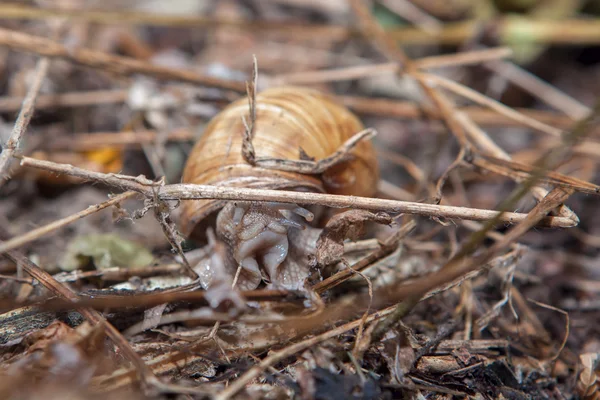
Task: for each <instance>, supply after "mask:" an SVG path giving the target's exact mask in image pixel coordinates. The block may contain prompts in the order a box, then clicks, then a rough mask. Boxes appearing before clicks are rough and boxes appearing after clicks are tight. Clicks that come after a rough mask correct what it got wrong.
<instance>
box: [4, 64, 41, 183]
mask: <svg viewBox="0 0 600 400" xmlns="http://www.w3.org/2000/svg"><path fill="white" fill-rule="evenodd" d="M49 64H50V60H49V59H48V58H45V57H44V58H41V59H40V60H39V61H38V63H37V65H36V68H35V73H34V77H33V81H32V83H31V87H30V88H29V90H28V92H27V96H25V99H24V100H23V105H22V107H21V111H20V112H19V116H18V117H17V121H16V122H15V126H14V128H13V130H12V133H11V134H10V138H9V139H8V141H7V142H6V145H4V146H3V149H2V153H1V154H0V187H2V185H4V183H5V182H6V181H7V180H8V179H9V176H8V169H9V167H10V163H11V161H12V157H13V154H15V150H16V149H17V147H18V146H19V143H20V141H21V138H22V137H23V134H24V133H25V131H26V130H27V126H29V121H31V117H32V116H33V111H34V108H35V101H36V98H37V95H38V93H39V91H40V88H41V87H42V83H43V82H44V78H45V77H46V73H47V72H48V66H49Z"/></svg>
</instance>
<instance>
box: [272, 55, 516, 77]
mask: <svg viewBox="0 0 600 400" xmlns="http://www.w3.org/2000/svg"><path fill="white" fill-rule="evenodd" d="M511 54H512V50H511V49H509V48H507V47H498V48H494V49H485V50H474V51H467V52H463V53H455V54H448V55H442V56H431V57H424V58H421V59H417V60H414V65H415V66H416V67H417V68H420V69H427V68H442V67H457V66H461V65H473V64H481V63H485V62H487V61H490V60H497V59H498V58H506V57H509V56H510V55H511ZM398 70H399V66H398V64H397V63H395V62H390V63H382V64H373V65H359V66H355V67H345V68H334V69H326V70H319V71H304V72H295V73H289V74H282V75H277V76H275V77H273V78H271V81H270V83H271V84H278V85H281V84H299V83H303V84H312V83H321V82H335V81H345V80H351V79H360V78H365V77H371V76H376V75H381V74H389V73H394V72H398Z"/></svg>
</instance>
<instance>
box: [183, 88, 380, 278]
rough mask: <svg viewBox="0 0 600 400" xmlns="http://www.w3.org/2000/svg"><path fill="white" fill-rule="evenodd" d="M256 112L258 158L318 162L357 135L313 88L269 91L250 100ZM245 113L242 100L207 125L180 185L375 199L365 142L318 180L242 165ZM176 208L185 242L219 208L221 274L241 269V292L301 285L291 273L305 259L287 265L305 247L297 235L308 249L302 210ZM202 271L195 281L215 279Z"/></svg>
mask: <svg viewBox="0 0 600 400" xmlns="http://www.w3.org/2000/svg"><path fill="white" fill-rule="evenodd" d="M255 108H256V120H255V122H254V127H255V128H254V136H253V140H252V144H253V146H254V149H255V153H256V157H257V159H260V158H276V159H282V160H306V159H310V160H315V161H318V160H322V159H324V158H326V157H328V156H330V155H331V154H332V153H334V152H335V151H337V150H338V149H339V148H340V146H341V145H342V144H343V143H344V142H346V141H347V140H348V139H350V138H351V137H353V136H354V135H355V134H356V133H358V132H360V131H362V130H363V129H364V127H363V125H362V123H361V122H360V120H359V119H358V118H357V117H356V116H355V115H354V114H352V113H351V112H350V111H349V110H348V109H346V108H345V107H344V106H342V105H340V104H338V103H337V102H336V101H335V100H334V99H332V98H331V97H329V96H327V95H325V94H323V93H321V92H319V91H316V90H312V89H306V88H299V87H281V88H273V89H268V90H265V91H263V92H261V93H259V94H258V95H257V97H256V102H255ZM248 115H249V107H248V100H247V99H246V98H242V99H240V100H238V101H235V102H233V103H232V104H230V105H229V106H228V107H226V108H225V109H224V110H223V111H221V112H220V113H219V114H218V115H217V116H215V117H214V118H213V119H212V120H211V121H210V123H209V124H208V125H207V127H206V129H205V130H204V133H203V135H202V137H201V138H200V139H199V140H198V142H197V143H196V144H195V146H194V148H193V149H192V152H191V153H190V156H189V158H188V161H187V164H186V166H185V169H184V173H183V182H184V183H195V184H204V185H222V186H234V187H251V188H261V189H286V190H304V191H313V192H325V193H332V194H345V195H356V196H372V195H374V194H375V191H376V185H377V182H378V173H379V172H378V166H377V159H376V155H375V151H374V149H373V146H372V144H371V143H370V142H368V141H361V142H359V143H358V144H357V145H356V146H355V147H354V148H353V149H352V150H351V152H350V154H351V156H352V157H351V158H350V159H349V160H347V161H343V162H341V163H339V164H336V165H335V166H333V167H332V168H330V169H328V170H326V171H325V172H324V173H322V174H320V175H309V174H302V173H298V172H290V171H282V170H277V169H272V168H263V167H261V166H259V165H251V164H249V163H248V162H247V161H246V160H245V159H244V157H243V155H242V143H243V133H244V129H245V126H244V123H243V118H246V119H248ZM182 207H183V210H182V213H181V230H182V232H183V233H184V234H185V235H188V236H191V237H201V236H202V235H203V234H204V231H205V230H206V229H207V227H208V226H209V225H210V222H209V221H214V217H212V218H211V216H214V215H215V213H216V211H218V210H219V209H221V211H220V212H219V213H218V216H217V218H216V231H217V237H218V239H220V240H222V241H224V242H225V243H226V244H227V245H228V246H229V249H230V251H229V255H228V257H229V258H230V259H229V260H228V261H227V262H225V264H228V265H229V267H228V269H230V270H233V272H234V273H235V270H237V267H238V266H240V265H241V266H242V272H241V275H240V277H244V279H241V280H240V281H239V284H240V287H241V288H243V289H253V288H256V286H258V284H259V283H260V281H261V279H263V278H265V279H268V280H270V281H271V282H273V283H276V284H280V285H282V286H284V287H286V288H295V285H296V283H294V282H297V281H299V280H302V279H301V275H304V272H302V273H299V274H296V273H294V271H295V270H296V269H297V268H300V267H299V265H301V264H306V265H307V262H306V260H297V259H291V258H292V257H288V254H290V255H291V254H294V255H295V256H294V257H297V254H298V250H299V249H298V247H301V246H307V241H306V240H304V241H303V240H300V239H301V238H300V237H299V235H304V236H311V239H310V240H309V243H311V244H312V246H313V247H314V243H315V242H316V236H315V234H316V233H315V230H314V228H307V229H303V228H304V223H303V221H302V219H301V218H299V216H301V217H303V218H304V219H306V220H310V219H311V214H310V212H308V211H307V210H304V209H302V208H300V207H297V206H294V205H284V204H273V203H260V204H258V203H256V204H255V203H240V202H228V201H221V200H210V199H208V200H193V201H184V202H183V205H182ZM290 236H292V237H293V240H290ZM312 236H315V239H314V240H313V239H312ZM301 242H305V243H301ZM291 247H294V248H293V249H290V248H291ZM308 247H310V246H308ZM292 264H294V265H292ZM295 264H298V265H295ZM203 268H204V269H203V271H202V273H201V274H200V275H201V276H203V275H204V276H205V278H206V279H205V281H207V282H208V281H210V280H211V279H212V278H213V277H214V273H215V272H214V268H213V269H212V270H211V268H210V266H205V267H203ZM302 268H304V267H302ZM307 268H308V267H306V269H307ZM230 272H231V271H230ZM203 284H204V282H203ZM204 286H209V283H206V284H204Z"/></svg>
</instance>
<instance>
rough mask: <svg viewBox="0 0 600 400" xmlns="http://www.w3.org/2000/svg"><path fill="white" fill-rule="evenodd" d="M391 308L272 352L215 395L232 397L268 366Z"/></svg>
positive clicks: (383, 314) (379, 315)
mask: <svg viewBox="0 0 600 400" xmlns="http://www.w3.org/2000/svg"><path fill="white" fill-rule="evenodd" d="M391 310H392V309H391V308H388V309H384V310H381V311H378V312H375V313H373V314H371V315H369V316H368V317H367V318H366V319H363V318H360V319H358V320H355V321H352V322H349V323H347V324H344V325H342V326H340V327H338V328H335V329H332V330H330V331H327V332H325V333H322V334H320V335H317V336H315V337H312V338H310V339H306V340H303V341H302V342H298V343H295V344H292V345H290V346H288V347H285V348H283V349H281V350H279V351H276V352H274V353H272V354H270V355H269V356H267V357H265V358H264V359H263V360H262V361H261V362H260V363H259V364H258V365H255V366H254V367H252V368H251V369H250V370H249V371H248V372H246V373H245V374H244V375H242V376H241V377H239V378H238V379H236V380H235V381H233V382H232V383H231V384H230V385H229V386H228V387H227V388H226V389H225V390H223V391H222V392H220V393H219V394H218V395H217V396H216V397H215V400H226V399H230V398H231V397H232V396H234V395H235V394H236V393H238V392H239V391H240V390H242V389H243V388H244V386H246V384H248V383H250V381H252V380H253V379H255V378H258V377H259V376H260V374H262V373H263V372H264V371H265V370H266V369H267V368H269V367H270V366H272V365H274V364H275V363H277V362H279V361H281V360H283V359H285V358H287V357H290V356H292V355H294V354H296V353H299V352H301V351H302V350H305V349H308V348H310V347H313V346H315V345H317V344H319V343H321V342H323V341H325V340H327V339H331V338H334V337H336V336H338V335H341V334H343V333H345V332H348V331H350V330H352V329H355V328H358V327H359V326H360V325H361V324H363V323H370V322H373V321H376V320H378V319H380V318H383V317H384V316H386V315H388V314H389V313H390V312H391Z"/></svg>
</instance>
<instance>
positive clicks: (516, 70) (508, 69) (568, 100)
mask: <svg viewBox="0 0 600 400" xmlns="http://www.w3.org/2000/svg"><path fill="white" fill-rule="evenodd" d="M484 66H485V67H486V68H487V69H489V70H491V71H494V72H495V73H496V74H498V75H500V76H502V77H505V78H506V79H508V80H509V81H510V82H512V83H513V84H515V85H517V86H519V87H520V88H521V89H523V90H525V91H527V92H528V93H530V94H531V95H533V96H535V97H537V98H539V99H540V100H542V101H543V102H545V103H546V104H548V105H550V106H552V107H554V108H555V109H556V110H557V111H560V112H562V113H564V114H566V115H568V116H569V117H570V118H572V119H573V120H578V119H581V118H585V116H586V115H588V114H589V113H590V111H591V110H590V108H589V107H587V106H586V105H584V104H582V103H581V102H579V101H578V100H575V99H574V98H573V97H571V96H569V95H567V94H565V93H564V92H562V91H560V90H558V89H557V88H555V87H554V86H552V85H550V84H549V83H547V82H544V81H543V80H541V79H540V78H538V77H537V76H535V75H533V74H532V73H531V72H529V71H526V70H525V69H523V68H521V67H519V66H518V65H516V64H514V63H512V62H508V61H500V60H498V61H494V62H489V63H485V64H484Z"/></svg>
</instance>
